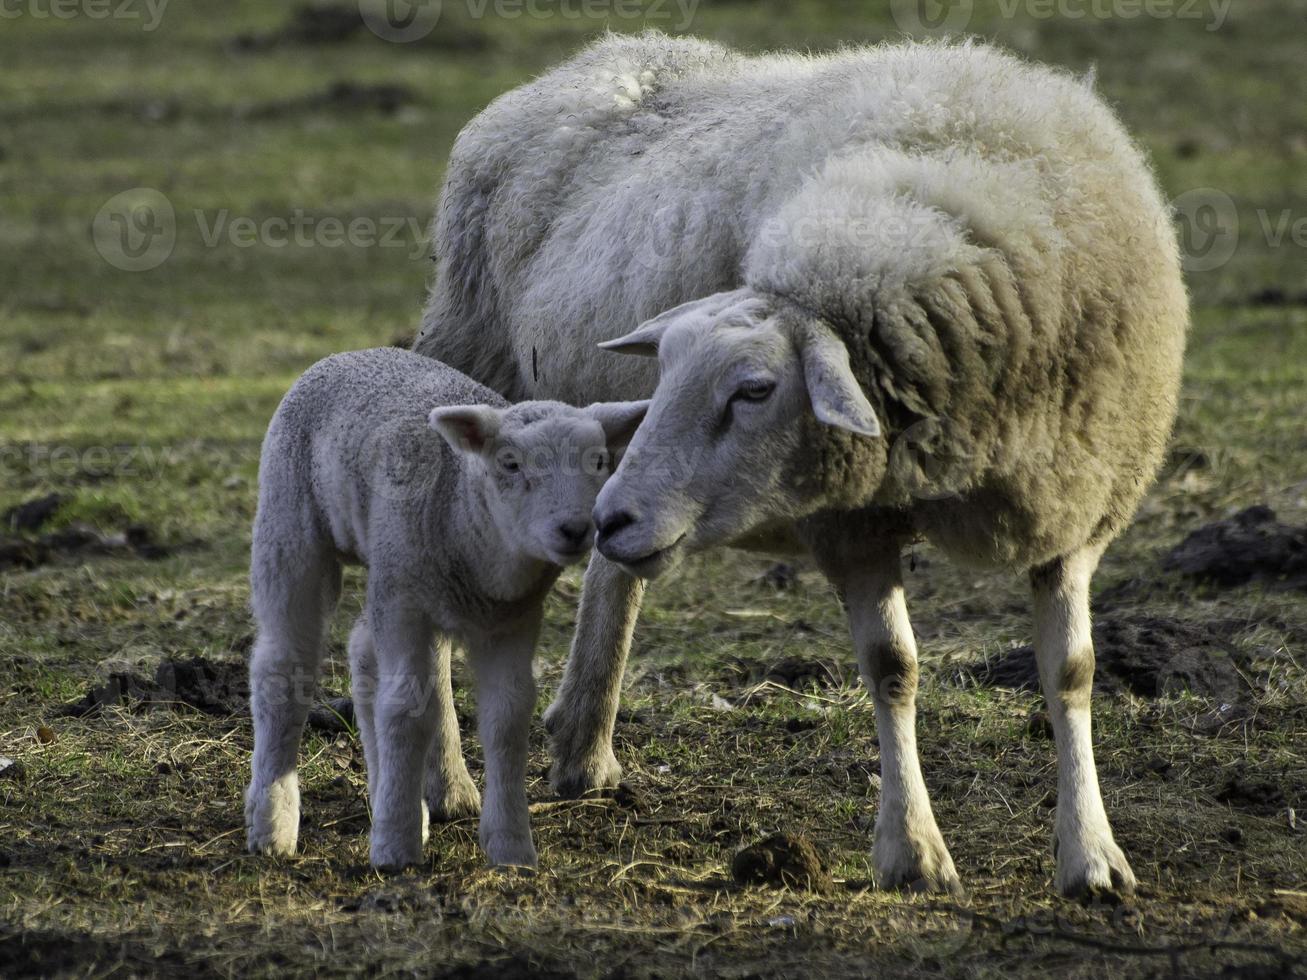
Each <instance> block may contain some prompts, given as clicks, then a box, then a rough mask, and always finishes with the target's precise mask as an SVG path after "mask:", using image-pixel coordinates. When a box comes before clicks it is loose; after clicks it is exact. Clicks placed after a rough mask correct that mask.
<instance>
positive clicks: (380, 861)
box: [368, 590, 437, 870]
mask: <svg viewBox="0 0 1307 980" xmlns="http://www.w3.org/2000/svg"><path fill="white" fill-rule="evenodd" d="M378 591H380V590H378ZM374 594H375V593H370V596H369V600H368V612H369V621H370V623H371V626H372V637H373V642H374V643H375V645H376V671H377V674H376V677H377V683H376V688H375V693H374V696H373V701H372V711H371V716H372V717H371V729H372V732H373V752H372V754H373V758H374V760H375V763H374V766H373V768H374V771H373V772H370V773H369V777H368V784H369V787H370V789H371V793H372V851H371V860H372V864H373V866H374V867H377V868H382V869H387V870H393V869H397V868H403V867H407V866H408V865H411V864H417V863H418V862H419V861H420V860H421V859H422V844H423V842H424V841H425V840H426V836H427V807H426V803H425V801H424V800H423V799H422V776H423V769H424V763H425V761H426V758H427V753H428V751H429V749H430V746H431V739H432V737H433V736H434V735H435V728H436V710H437V707H436V706H437V696H436V693H435V691H434V681H435V673H434V671H433V670H432V666H433V665H432V658H431V640H432V634H433V630H432V627H431V624H430V622H429V621H428V620H427V618H426V617H425V616H423V615H421V614H419V613H417V612H414V611H410V610H404V609H387V608H385V607H384V606H383V605H381V604H379V603H377V602H376V601H374V599H373V597H372V596H373V595H374Z"/></svg>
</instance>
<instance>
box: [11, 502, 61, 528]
mask: <svg viewBox="0 0 1307 980" xmlns="http://www.w3.org/2000/svg"><path fill="white" fill-rule="evenodd" d="M67 499H68V498H67V497H65V496H64V495H63V494H61V493H48V494H46V495H45V496H44V497H36V498H35V499H33V500H28V501H24V502H23V503H21V504H17V505H16V506H13V507H10V508H9V509H8V510H7V511H5V512H4V516H3V517H0V523H3V524H4V526H5V527H6V528H8V529H9V530H10V531H36V530H38V529H39V528H41V527H42V526H43V525H44V524H45V523H46V522H47V521H48V520H50V518H52V517H54V515H55V514H56V513H57V512H58V510H59V508H60V507H62V506H63V505H64V502H65V501H66V500H67Z"/></svg>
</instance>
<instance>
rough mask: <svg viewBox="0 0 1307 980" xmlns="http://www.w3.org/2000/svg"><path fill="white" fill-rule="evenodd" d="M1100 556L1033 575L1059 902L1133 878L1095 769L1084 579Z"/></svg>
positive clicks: (1076, 558)
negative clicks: (1052, 754) (1053, 772)
mask: <svg viewBox="0 0 1307 980" xmlns="http://www.w3.org/2000/svg"><path fill="white" fill-rule="evenodd" d="M1099 553H1100V552H1099V551H1097V550H1086V551H1082V552H1079V553H1077V554H1074V555H1071V556H1068V557H1065V558H1060V559H1058V560H1056V561H1053V562H1050V563H1049V564H1048V565H1044V566H1042V567H1040V568H1037V569H1035V570H1034V571H1032V572H1031V573H1030V582H1031V587H1032V590H1033V592H1034V613H1035V656H1036V658H1037V660H1038V663H1039V682H1040V686H1041V687H1042V688H1043V689H1044V698H1045V700H1046V701H1047V703H1048V714H1049V718H1050V719H1051V721H1052V723H1053V738H1054V740H1055V741H1056V743H1057V818H1056V825H1055V828H1054V835H1053V851H1054V854H1055V855H1056V857H1057V877H1056V881H1055V883H1056V885H1057V889H1058V891H1059V892H1061V893H1062V894H1063V895H1068V896H1075V895H1082V894H1085V893H1100V892H1116V893H1121V894H1129V893H1130V892H1132V891H1133V890H1134V886H1135V876H1134V873H1133V872H1132V871H1131V870H1130V865H1129V863H1128V862H1127V861H1126V858H1125V854H1123V853H1122V851H1121V848H1119V847H1118V846H1117V845H1116V841H1115V840H1114V839H1113V838H1112V828H1111V826H1110V825H1109V824H1108V822H1107V812H1106V811H1105V810H1104V809H1103V798H1102V795H1101V794H1100V793H1099V789H1098V773H1097V770H1096V769H1095V767H1094V746H1093V741H1092V738H1091V735H1090V713H1089V703H1090V693H1091V688H1092V685H1093V680H1094V646H1093V638H1092V636H1091V634H1090V629H1089V580H1090V578H1091V577H1092V576H1093V574H1094V569H1095V568H1096V567H1097V565H1098V557H1099Z"/></svg>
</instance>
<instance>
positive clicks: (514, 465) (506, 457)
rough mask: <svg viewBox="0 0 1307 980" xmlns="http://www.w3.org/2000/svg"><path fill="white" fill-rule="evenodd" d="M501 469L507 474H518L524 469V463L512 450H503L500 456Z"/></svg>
mask: <svg viewBox="0 0 1307 980" xmlns="http://www.w3.org/2000/svg"><path fill="white" fill-rule="evenodd" d="M498 461H499V468H500V469H502V470H503V471H504V472H505V473H516V472H517V471H518V470H520V469H521V468H522V461H521V460H520V459H518V458H517V453H515V452H513V451H512V450H511V449H502V450H500V452H499V456H498Z"/></svg>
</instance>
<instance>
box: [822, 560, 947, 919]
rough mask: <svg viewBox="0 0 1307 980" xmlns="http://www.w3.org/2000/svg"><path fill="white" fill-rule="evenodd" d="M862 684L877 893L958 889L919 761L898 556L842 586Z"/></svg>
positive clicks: (910, 641) (913, 652) (851, 575)
mask: <svg viewBox="0 0 1307 980" xmlns="http://www.w3.org/2000/svg"><path fill="white" fill-rule="evenodd" d="M841 586H842V589H843V592H844V597H845V600H846V602H847V604H848V611H849V625H850V628H851V630H852V633H853V644H854V647H855V649H856V650H857V655H858V668H859V671H860V672H861V674H862V679H863V682H864V683H865V684H866V685H867V686H868V687H869V688H870V689H871V695H872V703H873V704H874V705H875V708H876V733H877V736H878V738H879V741H880V771H881V788H880V809H879V812H878V814H877V816H876V840H875V843H874V844H873V846H872V865H873V867H874V868H875V871H876V883H877V885H879V887H881V888H887V889H888V888H901V887H908V888H912V889H914V890H928V891H949V892H953V893H959V892H961V890H962V885H961V882H960V881H959V880H958V875H957V872H956V871H955V870H954V868H953V859H952V858H951V857H950V856H949V852H948V848H947V847H946V846H945V844H944V838H943V837H942V836H941V835H940V832H939V827H938V825H937V824H936V823H935V814H934V812H933V811H932V810H931V806H930V796H929V795H928V794H927V792H926V783H925V780H924V779H923V778H922V775H921V760H920V759H919V758H918V756H917V736H916V723H917V644H916V640H915V639H914V638H913V636H912V625H911V624H910V623H909V622H908V607H907V603H906V602H905V601H904V597H903V580H902V575H901V571H900V567H899V558H898V554H897V552H894V553H892V554H890V555H885V556H883V557H878V558H877V563H876V566H875V567H871V568H857V569H854V570H851V571H850V572H848V573H847V574H846V575H845V576H844V577H843V581H842V582H841Z"/></svg>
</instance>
